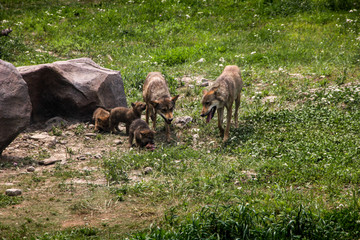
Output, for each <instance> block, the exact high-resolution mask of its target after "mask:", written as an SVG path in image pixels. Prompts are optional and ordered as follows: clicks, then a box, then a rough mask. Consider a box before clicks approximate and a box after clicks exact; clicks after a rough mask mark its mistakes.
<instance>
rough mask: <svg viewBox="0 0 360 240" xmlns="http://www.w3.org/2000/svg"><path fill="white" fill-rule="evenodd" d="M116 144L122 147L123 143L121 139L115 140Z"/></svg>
mask: <svg viewBox="0 0 360 240" xmlns="http://www.w3.org/2000/svg"><path fill="white" fill-rule="evenodd" d="M114 143H115V144H116V145H120V144H123V141H122V140H120V139H115V140H114Z"/></svg>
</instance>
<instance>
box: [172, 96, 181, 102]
mask: <svg viewBox="0 0 360 240" xmlns="http://www.w3.org/2000/svg"><path fill="white" fill-rule="evenodd" d="M179 96H180V95H176V96H174V97H172V98H171V101H173V102H174V103H175V102H176V100H177V99H178V98H179Z"/></svg>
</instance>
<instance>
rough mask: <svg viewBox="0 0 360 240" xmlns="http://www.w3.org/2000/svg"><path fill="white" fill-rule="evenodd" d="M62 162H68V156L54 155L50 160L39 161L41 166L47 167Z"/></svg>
mask: <svg viewBox="0 0 360 240" xmlns="http://www.w3.org/2000/svg"><path fill="white" fill-rule="evenodd" d="M62 161H66V154H60V153H59V154H54V155H53V156H51V157H50V158H47V159H45V160H42V161H39V164H40V165H46V166H47V165H51V164H54V163H56V162H62Z"/></svg>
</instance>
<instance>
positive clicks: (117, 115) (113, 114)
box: [109, 102, 146, 135]
mask: <svg viewBox="0 0 360 240" xmlns="http://www.w3.org/2000/svg"><path fill="white" fill-rule="evenodd" d="M131 107H132V108H126V107H116V108H113V109H111V111H110V121H109V124H110V131H112V132H115V129H116V130H117V131H119V132H120V129H119V126H118V125H119V123H120V122H122V123H125V126H126V134H127V135H129V127H130V124H131V123H132V122H133V121H134V120H135V119H138V118H140V117H141V113H142V112H143V111H144V110H145V108H146V104H145V103H143V102H136V103H131Z"/></svg>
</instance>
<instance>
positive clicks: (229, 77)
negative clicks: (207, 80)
mask: <svg viewBox="0 0 360 240" xmlns="http://www.w3.org/2000/svg"><path fill="white" fill-rule="evenodd" d="M242 87H243V82H242V80H241V74H240V69H239V68H238V67H237V66H234V65H232V66H226V67H225V69H224V71H223V72H222V73H221V75H220V76H219V77H218V78H217V79H216V81H215V83H214V84H213V85H212V86H211V88H210V91H204V95H203V98H202V105H203V108H202V111H201V116H202V117H205V116H207V118H206V122H209V121H210V120H211V119H212V118H213V117H214V114H215V111H216V110H217V111H218V127H219V130H220V134H221V136H224V138H223V142H225V141H226V140H228V139H229V131H230V121H231V115H232V105H233V102H234V101H235V127H236V128H237V127H238V110H239V106H240V97H241V89H242ZM224 107H225V108H226V110H227V121H226V129H225V134H224V128H223V127H222V122H223V117H224Z"/></svg>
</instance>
